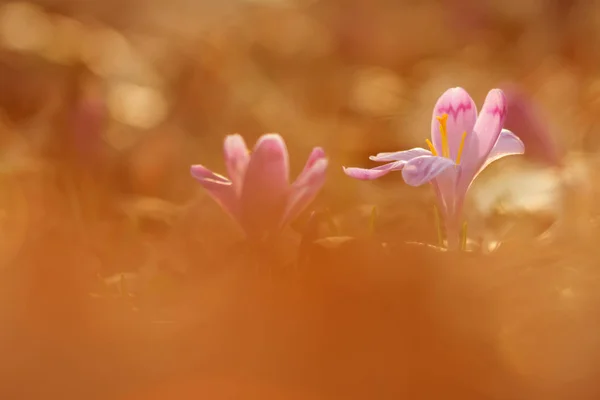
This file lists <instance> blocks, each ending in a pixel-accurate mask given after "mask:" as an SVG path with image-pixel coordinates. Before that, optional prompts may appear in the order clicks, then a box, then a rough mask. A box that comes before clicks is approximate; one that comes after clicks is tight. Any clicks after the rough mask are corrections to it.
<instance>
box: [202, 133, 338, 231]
mask: <svg viewBox="0 0 600 400" xmlns="http://www.w3.org/2000/svg"><path fill="white" fill-rule="evenodd" d="M224 147H225V164H226V167H227V171H228V173H229V178H226V177H224V176H222V175H219V174H216V173H214V172H212V171H210V170H209V169H208V168H206V167H204V166H202V165H193V166H192V167H191V172H192V176H193V177H194V178H196V179H197V180H198V181H199V182H200V184H201V185H202V186H203V187H204V188H205V189H206V190H207V191H208V192H209V194H210V195H211V196H212V197H213V199H215V200H216V201H217V202H218V203H219V204H220V205H221V207H222V208H223V209H225V211H227V212H228V213H229V214H230V215H231V216H232V217H233V218H234V219H235V220H236V221H237V223H238V224H239V225H240V227H241V228H242V229H243V231H244V232H245V233H246V236H247V237H248V238H249V239H252V240H264V239H266V238H267V237H269V236H271V235H273V234H275V233H277V232H278V231H279V230H280V229H282V228H283V227H284V226H285V225H286V224H288V223H289V222H291V221H292V220H293V219H294V218H295V217H297V216H298V214H300V212H302V211H303V210H304V209H305V208H306V207H307V206H308V204H309V203H310V202H311V201H312V200H313V199H314V197H315V196H316V195H317V193H318V192H319V190H320V189H321V187H322V186H323V184H324V183H325V171H326V169H327V158H326V157H325V152H324V151H323V149H322V148H320V147H316V148H314V149H313V150H312V152H311V154H310V156H309V157H308V161H307V162H306V165H305V166H304V170H303V171H302V172H301V173H300V175H299V176H298V178H297V179H296V181H295V182H294V183H292V184H290V183H289V160H288V151H287V148H286V145H285V142H284V140H283V138H282V137H281V136H280V135H278V134H266V135H263V136H261V137H260V138H259V139H258V141H257V142H256V145H255V146H254V150H253V152H252V154H251V153H250V152H249V150H248V148H247V147H246V143H245V142H244V139H243V138H242V137H241V136H240V135H237V134H236V135H229V136H227V137H226V138H225V145H224Z"/></svg>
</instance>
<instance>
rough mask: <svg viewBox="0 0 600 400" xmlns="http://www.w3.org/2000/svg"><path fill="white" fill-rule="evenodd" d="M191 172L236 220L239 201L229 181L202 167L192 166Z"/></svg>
mask: <svg viewBox="0 0 600 400" xmlns="http://www.w3.org/2000/svg"><path fill="white" fill-rule="evenodd" d="M190 171H191V173H192V176H193V177H194V178H196V179H197V180H198V182H200V184H201V185H202V187H204V189H206V190H207V191H208V193H209V194H210V196H211V197H212V198H213V199H214V200H215V201H216V202H217V203H218V204H219V205H220V206H221V207H222V208H223V209H224V210H225V211H227V212H228V213H229V214H231V216H233V217H234V218H237V217H238V206H239V204H238V199H237V196H236V194H235V191H234V190H233V186H232V184H231V181H230V180H229V179H227V178H225V177H224V176H222V175H219V174H215V173H214V172H212V171H211V170H209V169H208V168H206V167H204V166H202V165H192V167H191V168H190Z"/></svg>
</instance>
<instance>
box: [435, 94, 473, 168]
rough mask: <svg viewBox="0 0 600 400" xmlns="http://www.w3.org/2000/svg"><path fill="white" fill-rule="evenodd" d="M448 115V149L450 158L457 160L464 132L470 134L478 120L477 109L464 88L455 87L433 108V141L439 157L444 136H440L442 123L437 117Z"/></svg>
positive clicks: (443, 95)
mask: <svg viewBox="0 0 600 400" xmlns="http://www.w3.org/2000/svg"><path fill="white" fill-rule="evenodd" d="M444 114H447V115H448V120H447V125H446V131H447V135H448V147H449V150H450V157H451V158H452V159H453V160H456V157H457V155H458V149H459V148H460V143H461V141H462V136H463V133H464V132H467V134H470V133H471V132H472V131H473V127H474V126H475V121H476V120H477V107H476V106H475V102H474V101H473V99H472V98H471V96H469V93H467V91H466V90H465V89H463V88H460V87H455V88H452V89H448V90H446V91H445V92H444V94H442V96H441V97H440V98H439V99H438V101H437V103H436V104H435V107H434V108H433V116H432V120H431V140H432V142H433V146H434V147H435V149H436V151H437V153H438V155H440V156H441V155H442V154H443V152H442V147H443V146H442V136H441V134H440V122H439V121H438V119H437V117H441V116H442V115H444Z"/></svg>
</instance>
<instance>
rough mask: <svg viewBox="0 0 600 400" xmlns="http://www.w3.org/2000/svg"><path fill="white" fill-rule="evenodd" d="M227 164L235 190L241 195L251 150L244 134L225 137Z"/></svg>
mask: <svg viewBox="0 0 600 400" xmlns="http://www.w3.org/2000/svg"><path fill="white" fill-rule="evenodd" d="M224 153H225V165H226V166H227V172H228V173H229V178H230V179H231V182H232V184H233V188H234V190H235V192H236V193H237V194H238V195H239V194H240V193H241V191H242V184H243V183H244V175H245V174H246V168H248V163H249V162H250V152H249V151H248V147H247V146H246V142H245V141H244V138H242V136H240V135H238V134H235V135H229V136H227V137H226V138H225V143H224Z"/></svg>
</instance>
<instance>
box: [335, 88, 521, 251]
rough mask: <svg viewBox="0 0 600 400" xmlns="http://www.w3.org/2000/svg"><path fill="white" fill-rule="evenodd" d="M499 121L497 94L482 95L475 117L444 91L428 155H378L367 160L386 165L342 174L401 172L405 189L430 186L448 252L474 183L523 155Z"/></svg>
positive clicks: (460, 93) (502, 114)
mask: <svg viewBox="0 0 600 400" xmlns="http://www.w3.org/2000/svg"><path fill="white" fill-rule="evenodd" d="M505 118H506V99H505V97H504V94H503V92H502V91H501V90H500V89H493V90H491V91H490V92H489V93H488V95H487V97H486V99H485V102H484V104H483V108H482V109H481V113H480V114H479V116H477V108H476V106H475V103H474V102H473V99H471V96H469V94H468V93H467V92H466V91H465V90H464V89H462V88H459V87H457V88H452V89H448V90H447V91H446V92H445V93H444V94H442V96H441V97H440V98H439V100H438V101H437V103H436V105H435V108H434V109H433V120H432V124H431V140H429V139H427V140H426V142H427V146H428V149H423V148H414V149H410V150H405V151H398V152H395V153H380V154H377V155H376V156H371V157H370V159H371V160H372V161H377V162H386V163H387V164H384V165H381V166H379V167H375V168H372V169H363V168H344V171H345V172H346V174H347V175H349V176H351V177H353V178H357V179H365V180H368V179H376V178H379V177H382V176H384V175H386V174H388V173H389V172H392V171H402V177H403V178H404V181H405V182H406V183H407V184H409V185H411V186H420V185H422V184H424V183H431V184H432V186H433V188H434V190H435V193H436V196H437V199H438V206H439V207H440V209H441V210H442V215H443V217H444V221H445V224H446V236H447V240H448V246H449V247H456V246H457V245H458V242H459V239H460V228H461V227H460V222H461V221H460V218H461V214H462V207H463V203H464V198H465V195H466V193H467V190H468V189H469V187H470V185H471V183H472V182H473V180H474V179H475V177H476V176H477V175H478V174H479V173H480V172H481V171H482V170H483V169H484V168H485V167H486V166H488V165H489V164H490V163H492V162H493V161H495V160H498V159H500V158H502V157H505V156H508V155H513V154H523V153H524V151H525V148H524V146H523V143H522V142H521V140H520V139H519V138H518V137H517V136H515V135H514V134H513V133H512V132H510V131H508V130H506V129H502V126H503V124H504V119H505Z"/></svg>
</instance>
